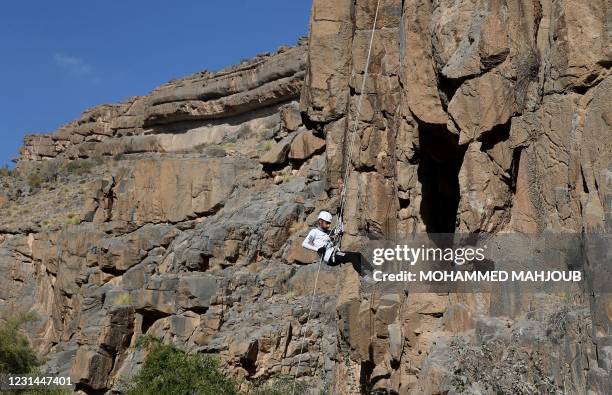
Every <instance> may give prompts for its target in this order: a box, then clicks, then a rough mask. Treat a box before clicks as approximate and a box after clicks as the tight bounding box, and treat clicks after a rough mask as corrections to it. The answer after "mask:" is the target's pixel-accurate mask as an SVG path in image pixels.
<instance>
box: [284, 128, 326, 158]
mask: <svg viewBox="0 0 612 395" xmlns="http://www.w3.org/2000/svg"><path fill="white" fill-rule="evenodd" d="M324 148H325V140H323V139H322V138H319V137H317V136H315V135H314V134H313V133H312V131H310V130H307V129H302V130H300V131H298V132H297V135H296V136H295V138H294V139H293V140H292V141H291V147H290V149H289V159H293V160H300V161H303V160H306V159H308V158H310V157H311V156H313V155H315V154H318V153H321V152H322V151H323V149H324Z"/></svg>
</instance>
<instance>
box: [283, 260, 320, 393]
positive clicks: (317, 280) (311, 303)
mask: <svg viewBox="0 0 612 395" xmlns="http://www.w3.org/2000/svg"><path fill="white" fill-rule="evenodd" d="M322 263H323V255H321V258H320V259H319V267H318V268H317V275H316V276H315V282H314V287H313V288H312V299H311V301H310V308H309V309H308V314H307V315H306V321H305V322H304V325H302V326H301V327H300V333H301V332H302V328H305V327H306V324H307V323H308V321H309V320H310V314H311V313H312V306H314V299H315V295H316V293H317V283H318V282H319V273H321V264H322ZM304 344H305V341H303V342H302V347H300V354H299V357H298V363H297V364H296V366H295V369H296V378H295V379H294V380H293V388H292V390H291V394H292V395H295V384H296V382H297V370H298V369H299V368H300V363H301V362H302V352H304Z"/></svg>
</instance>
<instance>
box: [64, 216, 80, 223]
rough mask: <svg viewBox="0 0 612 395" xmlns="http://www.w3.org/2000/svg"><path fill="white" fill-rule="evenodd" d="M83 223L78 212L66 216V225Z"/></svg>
mask: <svg viewBox="0 0 612 395" xmlns="http://www.w3.org/2000/svg"><path fill="white" fill-rule="evenodd" d="M80 223H81V216H80V215H78V214H68V215H67V216H66V225H78V224H80Z"/></svg>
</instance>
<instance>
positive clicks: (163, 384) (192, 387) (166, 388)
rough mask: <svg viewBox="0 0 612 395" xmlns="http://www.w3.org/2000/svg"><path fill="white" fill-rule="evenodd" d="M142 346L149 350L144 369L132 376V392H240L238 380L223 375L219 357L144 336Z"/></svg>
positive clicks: (178, 394) (159, 394)
mask: <svg viewBox="0 0 612 395" xmlns="http://www.w3.org/2000/svg"><path fill="white" fill-rule="evenodd" d="M141 339H142V340H139V343H140V346H144V347H145V348H146V349H147V350H148V355H147V357H146V358H145V360H144V363H143V365H142V368H141V369H140V372H139V373H138V374H137V375H135V376H134V377H132V378H131V379H130V380H129V382H130V384H128V385H127V388H126V392H127V394H130V395H148V394H156V395H166V394H168V395H171V394H172V395H174V394H176V395H182V394H185V395H191V394H202V395H209V394H210V395H212V394H224V395H232V394H238V393H239V392H238V384H237V383H236V381H234V380H233V379H231V378H227V377H225V376H224V375H223V373H222V372H221V370H220V369H219V361H218V360H217V359H216V358H214V357H211V356H208V355H204V354H194V355H187V354H185V352H183V351H182V350H180V349H178V348H176V347H174V346H172V345H168V344H163V343H161V342H160V341H159V340H157V339H153V338H151V337H143V338H141Z"/></svg>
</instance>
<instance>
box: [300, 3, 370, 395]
mask: <svg viewBox="0 0 612 395" xmlns="http://www.w3.org/2000/svg"><path fill="white" fill-rule="evenodd" d="M379 8H380V0H378V1H377V2H376V12H375V14H374V23H373V25H372V32H371V33H370V44H369V46H368V56H367V58H366V64H365V68H364V73H363V80H362V82H361V90H360V92H359V99H358V101H357V113H356V118H355V121H354V123H353V130H352V132H351V134H350V135H351V136H350V143H349V151H348V159H347V161H346V163H345V169H344V177H343V182H342V191H341V194H340V199H341V200H340V210H339V214H338V220H337V222H336V226H338V224H342V223H343V222H344V205H345V203H346V184H347V182H348V178H349V174H350V171H351V157H352V154H353V145H354V143H355V134H357V124H358V123H359V116H360V114H361V103H362V100H363V92H364V91H365V87H366V80H367V79H368V71H369V68H370V58H371V56H372V44H373V43H374V32H375V31H376V22H377V21H378V10H379ZM322 263H323V255H322V256H321V258H320V259H319V266H318V268H317V274H316V276H315V282H314V287H313V290H312V299H311V302H310V308H309V309H308V314H307V315H306V322H305V323H304V325H303V326H302V327H301V328H300V332H302V328H304V327H305V325H306V324H307V323H308V321H309V320H310V315H311V313H312V308H313V305H314V300H315V296H316V293H317V283H318V281H319V273H320V272H321V264H322ZM304 344H305V342H302V346H301V347H300V354H299V357H298V363H297V366H296V369H297V368H299V366H300V363H301V362H302V352H303V351H304ZM296 374H297V372H296ZM296 381H297V377H296V380H294V381H293V386H292V390H291V394H292V395H295V385H296Z"/></svg>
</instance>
